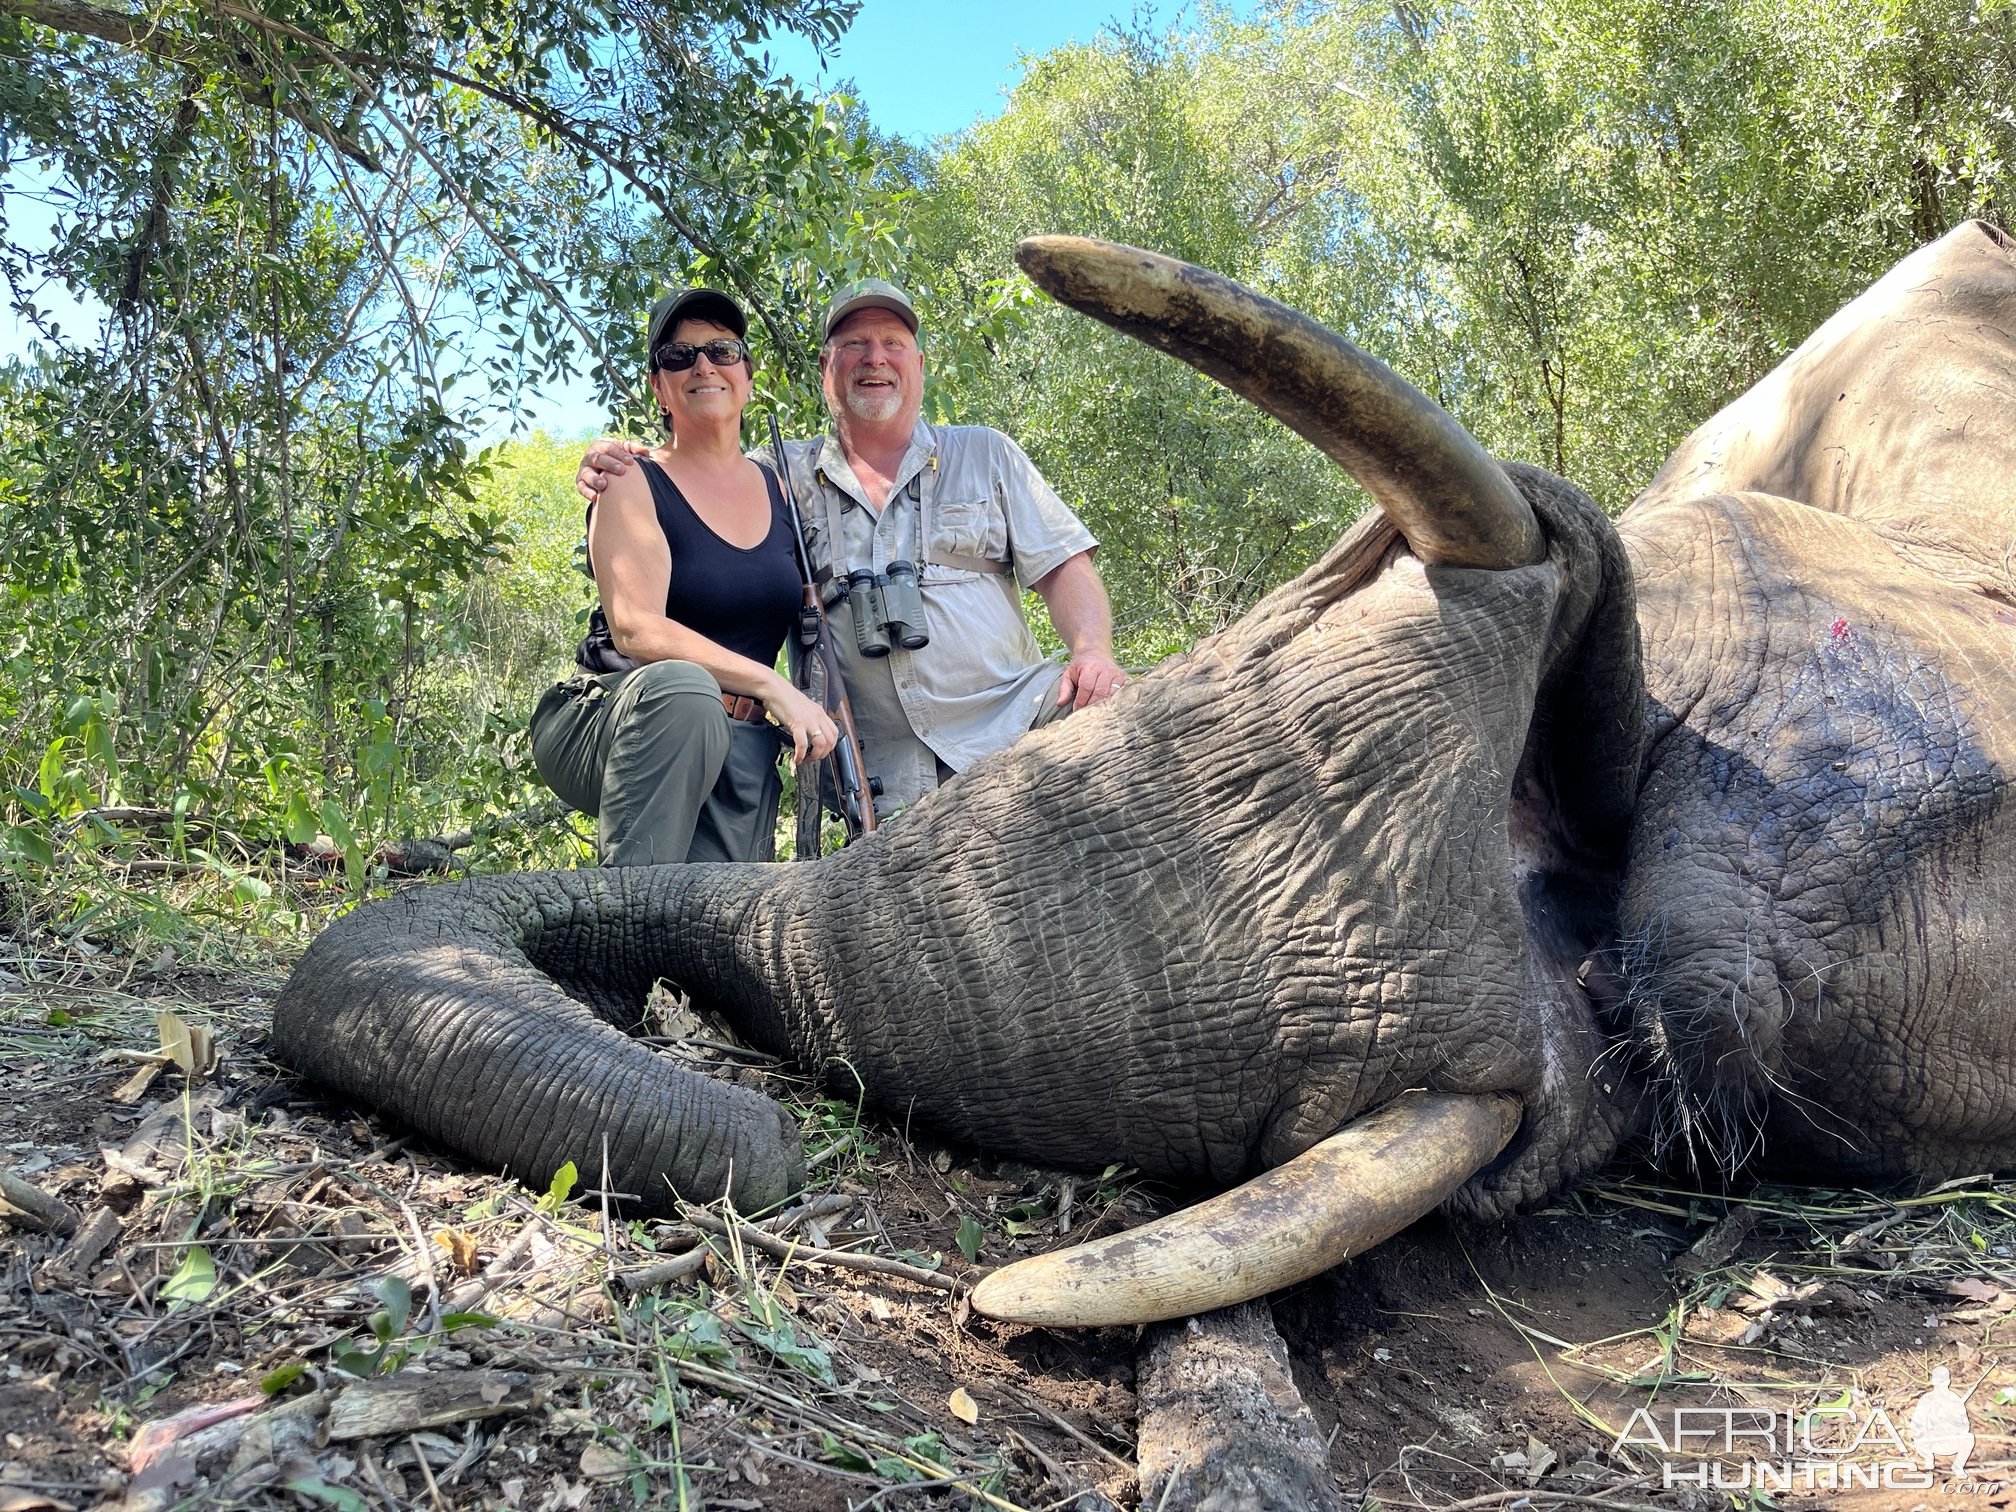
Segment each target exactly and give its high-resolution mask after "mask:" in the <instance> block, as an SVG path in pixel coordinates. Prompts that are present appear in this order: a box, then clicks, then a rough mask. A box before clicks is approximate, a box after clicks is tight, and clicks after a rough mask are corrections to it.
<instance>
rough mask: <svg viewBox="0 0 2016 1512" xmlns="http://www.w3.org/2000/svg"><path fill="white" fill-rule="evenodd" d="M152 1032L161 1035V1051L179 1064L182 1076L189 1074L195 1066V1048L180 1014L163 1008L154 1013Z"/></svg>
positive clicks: (187, 1027) (187, 1026)
mask: <svg viewBox="0 0 2016 1512" xmlns="http://www.w3.org/2000/svg"><path fill="white" fill-rule="evenodd" d="M154 1032H155V1033H156V1034H158V1035H160V1036H161V1053H162V1054H163V1055H165V1056H167V1057H168V1059H170V1060H171V1061H173V1062H174V1063H175V1064H176V1065H178V1066H180V1067H181V1068H182V1074H183V1075H184V1076H187V1075H190V1074H191V1073H192V1072H193V1071H194V1070H195V1068H196V1048H195V1046H194V1045H193V1044H191V1043H190V1039H189V1025H188V1024H187V1023H185V1022H184V1021H183V1018H182V1015H181V1014H179V1013H172V1012H169V1011H168V1010H166V1009H163V1010H162V1011H161V1012H160V1013H157V1014H155V1015H154Z"/></svg>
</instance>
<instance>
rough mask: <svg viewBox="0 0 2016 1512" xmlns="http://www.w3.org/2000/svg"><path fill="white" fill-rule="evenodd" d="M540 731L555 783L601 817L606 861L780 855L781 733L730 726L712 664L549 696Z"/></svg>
mask: <svg viewBox="0 0 2016 1512" xmlns="http://www.w3.org/2000/svg"><path fill="white" fill-rule="evenodd" d="M531 728H532V759H533V761H534V762H536V763H537V764H538V767H539V774H540V776H542V777H544V778H545V779H546V784H547V786H548V787H550V788H552V789H553V791H554V792H555V793H557V794H559V795H560V797H562V798H563V799H565V800H566V801H567V802H568V803H571V804H572V805H573V806H574V807H575V808H577V809H580V810H581V812H583V813H584V814H593V815H594V816H595V819H596V853H597V857H598V859H599V860H600V861H601V863H602V865H604V866H653V865H657V864H659V863H661V862H667V861H769V860H773V859H775V856H776V830H777V799H778V794H779V790H780V787H781V784H780V783H779V781H778V777H777V754H778V751H779V749H780V740H779V736H778V733H777V731H776V729H775V728H774V727H772V726H770V725H768V724H748V723H746V722H744V721H741V720H731V719H730V718H729V717H728V713H727V711H726V710H725V709H723V708H722V707H721V687H720V685H719V684H718V683H716V682H715V681H714V678H713V676H712V674H710V673H708V672H707V671H706V670H705V669H704V668H701V667H697V666H695V665H694V664H693V663H692V662H683V661H662V662H649V663H647V664H645V665H644V666H641V667H639V668H637V669H636V670H635V671H633V672H607V673H603V674H600V675H596V676H591V675H589V674H587V673H582V674H580V675H578V676H576V677H575V678H573V679H572V680H571V681H569V682H564V683H561V684H559V685H558V686H556V687H553V688H549V689H548V690H547V691H546V692H545V694H544V695H542V696H541V698H540V700H539V704H538V707H537V708H535V709H534V710H533V711H532V721H531Z"/></svg>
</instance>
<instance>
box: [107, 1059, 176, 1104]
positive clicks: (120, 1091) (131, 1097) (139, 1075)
mask: <svg viewBox="0 0 2016 1512" xmlns="http://www.w3.org/2000/svg"><path fill="white" fill-rule="evenodd" d="M167 1064H168V1062H166V1061H164V1060H150V1061H148V1062H147V1063H146V1064H144V1065H143V1066H141V1067H140V1069H139V1070H137V1071H135V1072H134V1073H133V1074H132V1075H131V1076H129V1077H127V1078H126V1080H124V1081H123V1082H121V1083H119V1085H118V1086H116V1087H114V1088H113V1089H112V1101H114V1102H119V1103H136V1102H138V1101H140V1099H141V1098H143V1097H145V1096H146V1095H147V1089H148V1088H149V1087H151V1086H153V1085H154V1078H155V1077H157V1076H159V1075H160V1074H161V1068H162V1067H163V1066H165V1065H167Z"/></svg>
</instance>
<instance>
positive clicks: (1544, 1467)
mask: <svg viewBox="0 0 2016 1512" xmlns="http://www.w3.org/2000/svg"><path fill="white" fill-rule="evenodd" d="M1558 1459H1559V1456H1558V1455H1556V1454H1555V1453H1554V1451H1553V1450H1552V1449H1551V1448H1549V1447H1548V1446H1547V1445H1545V1444H1543V1443H1541V1442H1540V1440H1538V1439H1537V1438H1534V1437H1533V1436H1532V1435H1531V1434H1528V1435H1527V1436H1526V1484H1527V1485H1529V1486H1537V1485H1538V1484H1539V1483H1540V1477H1541V1476H1543V1475H1545V1474H1546V1473H1547V1472H1548V1471H1549V1470H1552V1469H1553V1468H1554V1466H1555V1463H1556V1461H1557V1460H1558Z"/></svg>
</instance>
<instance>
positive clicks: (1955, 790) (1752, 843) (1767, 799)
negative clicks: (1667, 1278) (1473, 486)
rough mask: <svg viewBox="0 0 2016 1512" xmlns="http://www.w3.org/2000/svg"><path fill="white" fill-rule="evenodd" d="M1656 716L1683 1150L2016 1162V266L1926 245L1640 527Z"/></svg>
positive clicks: (1641, 518) (1800, 362)
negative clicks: (2014, 803)
mask: <svg viewBox="0 0 2016 1512" xmlns="http://www.w3.org/2000/svg"><path fill="white" fill-rule="evenodd" d="M1621 530H1622V534H1623V537H1624V540H1625V543H1626V547H1627V549H1628V550H1629V552H1630V554H1631V561H1632V568H1633V574H1634V577H1635V580H1636V583H1637V588H1638V598H1639V619H1640V624H1641V627H1642V630H1643V634H1644V640H1645V647H1646V676H1647V681H1648V684H1649V691H1650V695H1651V702H1650V705H1649V717H1648V721H1647V746H1646V765H1645V776H1644V780H1643V782H1642V783H1641V785H1640V791H1639V795H1638V802H1637V808H1636V813H1635V815H1634V818H1633V823H1632V836H1631V859H1630V866H1629V871H1628V880H1627V885H1626V887H1625V891H1624V894H1623V898H1622V900H1621V926H1622V935H1621V949H1622V953H1623V969H1622V970H1621V972H1620V973H1619V976H1620V978H1621V980H1622V982H1623V984H1624V991H1623V1000H1622V1001H1623V1007H1624V1009H1625V1011H1626V1012H1627V1013H1628V1016H1629V1017H1630V1018H1631V1020H1632V1021H1633V1027H1634V1033H1635V1035H1636V1037H1637V1039H1638V1041H1639V1042H1640V1044H1641V1045H1642V1046H1643V1047H1644V1048H1645V1050H1646V1052H1647V1054H1646V1056H1645V1057H1644V1060H1645V1063H1646V1064H1647V1065H1648V1066H1649V1067H1650V1068H1651V1070H1652V1072H1653V1074H1654V1075H1655V1077H1657V1078H1658V1079H1660V1080H1662V1081H1664V1082H1665V1083H1666V1084H1667V1087H1668V1089H1669V1091H1670V1095H1667V1096H1662V1097H1660V1098H1658V1099H1657V1100H1656V1104H1655V1106H1656V1107H1657V1108H1658V1109H1659V1112H1660V1118H1661V1126H1660V1128H1659V1130H1658V1133H1659V1135H1660V1137H1661V1138H1662V1140H1663V1141H1666V1142H1681V1143H1684V1144H1685V1145H1687V1146H1688V1147H1689V1148H1690V1149H1691V1151H1692V1152H1693V1154H1694V1156H1695V1158H1696V1159H1697V1161H1702V1162H1712V1163H1715V1164H1719V1165H1722V1166H1724V1167H1734V1166H1736V1165H1738V1164H1740V1163H1742V1162H1743V1161H1744V1160H1745V1159H1746V1158H1747V1157H1749V1156H1751V1155H1752V1154H1755V1153H1758V1152H1760V1151H1761V1152H1762V1153H1764V1154H1765V1155H1767V1156H1768V1157H1769V1158H1770V1160H1771V1161H1772V1162H1773V1163H1774V1164H1776V1165H1778V1166H1780V1167H1782V1168H1786V1169H1791V1170H1795V1171H1797V1170H1804V1171H1808V1172H1816V1173H1821V1174H1823V1175H1824V1176H1825V1177H1826V1178H1827V1179H1829V1180H1838V1179H1842V1178H1844V1177H1845V1178H1850V1179H1863V1180H1880V1179H1884V1178H1887V1177H1894V1176H1910V1177H1919V1178H1930V1177H1946V1176H1954V1175H1960V1174H1964V1173H1972V1172H1977V1171H1989V1170H1995V1169H1998V1168H2003V1167H2007V1166H2009V1165H2010V1164H2011V1163H2012V1162H2016V815H2012V813H2011V806H2010V803H2009V800H2010V797H2011V795H2012V788H2011V776H2010V774H2011V772H2012V771H2016V254H2012V243H2011V241H2010V240H2009V238H2008V237H2007V236H2006V235H2005V234H2004V233H2002V232H1999V231H1997V230H1995V229H1993V228H1991V227H1989V226H1986V225H1983V224H1980V223H1978V222H1970V223H1968V224H1965V225H1963V226H1961V227H1959V228H1957V229H1956V230H1954V231H1952V232H1951V233H1949V234H1948V235H1947V236H1945V237H1944V238H1942V239H1941V240H1940V241H1938V242H1936V243H1934V244H1932V245H1930V246H1927V247H1924V248H1921V249H1920V250H1919V251H1918V252H1916V253H1914V254H1913V255H1912V256H1911V257H1909V258H1907V259H1906V260H1905V261H1904V262H1903V263H1901V264H1900V265H1899V266H1898V267H1896V268H1895V269H1893V270H1892V271H1891V272H1890V273H1889V274H1888V275H1887V276H1885V277H1884V278H1883V279H1882V280H1881V281H1880V282H1878V283H1877V284H1876V285H1875V286H1874V287H1872V288H1871V289H1870V290H1869V291H1868V292H1867V293H1865V294H1864V295H1863V296H1861V297H1860V298H1859V299H1857V300H1855V301H1854V302H1853V303H1851V304H1850V305H1848V306H1847V307H1846V308H1845V309H1843V310H1842V311H1841V312H1840V313H1839V314H1837V315H1836V316H1834V317H1833V319H1831V320H1829V321H1828V322H1827V323H1826V324H1825V325H1824V326H1823V327H1822V328H1821V329H1820V330H1819V331H1817V332H1816V333H1815V334H1814V335H1813V336H1812V337H1811V338H1810V339H1809V340H1808V341H1807V342H1806V343H1805V344H1804V345H1802V346H1801V347H1800V349H1799V350H1798V351H1797V352H1796V353H1794V354H1793V356H1792V357H1791V358H1789V359H1788V360H1787V361H1786V362H1785V363H1784V364H1782V365H1781V366H1780V367H1779V368H1778V369H1777V370H1776V371H1775V372H1773V373H1772V374H1771V375H1769V376H1768V377H1767V378H1765V379H1764V380H1763V381H1762V382H1761V383H1759V384H1758V385H1757V386H1756V388H1754V389H1752V390H1751V391H1750V392H1749V393H1748V394H1746V395H1744V396H1743V397H1742V398H1741V399H1739V400H1737V401H1736V402H1735V403H1734V404H1732V405H1731V406H1730V407H1729V408H1728V409H1727V410H1725V411H1723V413H1722V414H1720V415H1718V416H1716V417H1715V418H1714V419H1713V420H1711V421H1709V422H1708V424H1706V425H1704V426H1703V427H1701V429H1700V430H1699V431H1697V432H1696V433H1695V434H1694V435H1693V436H1692V437H1690V438H1689V439H1688V440H1687V442H1686V443H1685V444H1683V445H1682V446H1681V447H1680V449H1679V450H1678V451H1677V452H1676V453H1675V454H1674V456H1673V458H1672V460H1671V461H1670V462H1669V463H1668V464H1667V466H1666V467H1665V469H1664V470H1663V471H1662V472H1661V473H1660V475H1659V477H1658V478H1656V479H1655V480H1654V481H1653V483H1652V485H1651V487H1649V488H1648V489H1647V490H1646V492H1645V494H1644V495H1643V496H1642V497H1641V498H1640V499H1639V500H1638V501H1637V502H1636V503H1634V505H1633V506H1632V508H1631V509H1630V510H1629V511H1628V512H1627V513H1626V515H1625V517H1624V519H1623V521H1622V522H1621Z"/></svg>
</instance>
